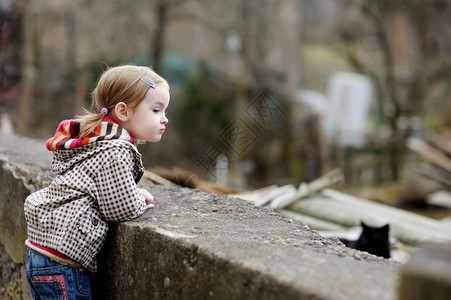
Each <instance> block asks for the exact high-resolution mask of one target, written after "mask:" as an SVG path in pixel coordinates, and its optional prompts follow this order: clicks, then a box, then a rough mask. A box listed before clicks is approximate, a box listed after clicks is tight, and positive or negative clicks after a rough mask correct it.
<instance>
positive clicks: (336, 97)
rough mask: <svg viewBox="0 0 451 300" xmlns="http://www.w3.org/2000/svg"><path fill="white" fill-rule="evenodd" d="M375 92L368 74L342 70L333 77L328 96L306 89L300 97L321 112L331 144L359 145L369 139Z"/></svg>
mask: <svg viewBox="0 0 451 300" xmlns="http://www.w3.org/2000/svg"><path fill="white" fill-rule="evenodd" d="M372 94H373V86H372V83H371V80H370V79H369V78H368V77H366V76H363V75H360V74H355V73H345V72H338V73H334V74H333V75H332V76H331V77H330V78H329V86H328V95H327V97H326V96H324V95H322V94H320V93H318V92H315V91H308V90H303V91H300V92H298V100H299V101H300V102H301V103H302V104H304V105H307V106H308V107H309V108H310V109H311V110H312V111H313V112H314V113H315V114H316V115H318V117H319V118H320V120H321V125H322V126H321V127H322V130H323V134H324V137H325V138H326V141H327V142H328V143H335V144H338V145H340V146H354V147H359V146H361V145H362V144H363V143H364V142H365V128H366V124H367V120H368V115H369V110H370V105H371V99H372Z"/></svg>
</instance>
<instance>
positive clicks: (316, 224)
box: [277, 209, 346, 231]
mask: <svg viewBox="0 0 451 300" xmlns="http://www.w3.org/2000/svg"><path fill="white" fill-rule="evenodd" d="M277 212H278V213H280V214H281V215H282V216H283V217H284V218H288V219H292V220H294V221H296V222H299V223H305V224H307V225H308V226H309V227H310V228H312V229H315V230H333V231H337V230H338V231H341V230H345V228H346V227H344V226H342V225H339V224H337V223H333V222H328V221H325V220H322V219H318V218H315V217H312V216H308V215H304V214H301V213H299V212H296V211H293V210H288V209H278V210H277Z"/></svg>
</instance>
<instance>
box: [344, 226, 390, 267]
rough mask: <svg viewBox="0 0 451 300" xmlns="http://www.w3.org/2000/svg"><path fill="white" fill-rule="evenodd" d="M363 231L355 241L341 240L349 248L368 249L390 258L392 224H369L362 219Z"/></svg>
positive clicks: (370, 251) (372, 252)
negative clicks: (376, 225)
mask: <svg viewBox="0 0 451 300" xmlns="http://www.w3.org/2000/svg"><path fill="white" fill-rule="evenodd" d="M360 224H361V225H362V233H361V234H360V236H359V238H358V239H357V240H355V241H350V240H347V239H341V238H340V241H341V242H342V243H343V244H345V245H346V246H347V247H349V248H353V249H357V250H360V251H366V252H368V253H371V254H374V255H377V256H382V257H384V258H390V240H389V231H390V225H389V224H386V225H384V226H382V227H373V226H368V225H366V224H365V223H363V222H362V221H361V222H360Z"/></svg>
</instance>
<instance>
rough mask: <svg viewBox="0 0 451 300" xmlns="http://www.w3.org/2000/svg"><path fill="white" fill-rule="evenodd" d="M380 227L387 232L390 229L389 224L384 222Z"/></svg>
mask: <svg viewBox="0 0 451 300" xmlns="http://www.w3.org/2000/svg"><path fill="white" fill-rule="evenodd" d="M381 229H382V230H383V231H386V232H387V233H388V232H389V231H390V224H385V225H384V226H382V227H381Z"/></svg>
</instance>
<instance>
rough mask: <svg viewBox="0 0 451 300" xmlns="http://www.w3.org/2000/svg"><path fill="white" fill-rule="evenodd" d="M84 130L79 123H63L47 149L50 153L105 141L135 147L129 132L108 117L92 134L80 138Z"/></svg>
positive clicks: (65, 121)
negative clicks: (118, 141) (124, 142)
mask: <svg viewBox="0 0 451 300" xmlns="http://www.w3.org/2000/svg"><path fill="white" fill-rule="evenodd" d="M82 130H83V124H81V123H79V122H76V121H74V120H64V121H62V122H61V123H60V124H59V126H58V129H57V130H56V132H55V136H54V137H52V138H50V139H48V140H47V142H46V147H47V149H48V150H50V151H55V150H67V149H75V148H78V147H81V146H84V145H86V144H89V143H94V142H99V141H105V140H125V141H128V142H130V143H132V144H133V145H135V142H134V140H133V138H132V137H131V136H130V134H129V133H128V132H127V130H125V129H124V128H122V127H120V126H119V124H117V123H116V122H114V121H113V120H111V119H110V118H108V117H104V118H103V121H102V123H101V124H100V125H99V126H98V127H97V128H96V129H95V130H94V131H93V132H92V133H91V134H89V135H88V136H86V137H84V138H79V137H78V136H79V134H80V132H81V131H82Z"/></svg>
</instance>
